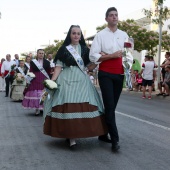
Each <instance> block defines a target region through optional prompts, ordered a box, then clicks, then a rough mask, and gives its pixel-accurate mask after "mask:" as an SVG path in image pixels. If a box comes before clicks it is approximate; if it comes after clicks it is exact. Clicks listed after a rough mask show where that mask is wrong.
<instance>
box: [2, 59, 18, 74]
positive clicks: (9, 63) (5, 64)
mask: <svg viewBox="0 0 170 170" xmlns="http://www.w3.org/2000/svg"><path fill="white" fill-rule="evenodd" d="M14 64H15V65H16V62H15V61H14V60H11V61H7V60H5V61H4V62H3V64H2V67H1V73H2V74H4V72H5V70H6V71H9V70H11V66H12V65H14Z"/></svg>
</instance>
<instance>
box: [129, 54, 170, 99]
mask: <svg viewBox="0 0 170 170" xmlns="http://www.w3.org/2000/svg"><path fill="white" fill-rule="evenodd" d="M160 68H161V69H160V71H161V72H160V79H159V83H158V89H159V91H160V92H159V93H158V94H156V95H157V96H164V97H166V96H169V95H170V52H166V54H165V60H164V61H163V63H162V64H161V65H160ZM157 75H158V66H157V64H156V63H155V61H154V59H153V56H149V55H146V56H145V61H144V63H143V64H142V70H141V71H140V72H139V70H133V69H132V70H131V80H132V89H130V91H136V92H138V91H141V92H143V96H142V98H146V95H145V93H146V91H148V92H149V96H148V99H151V93H152V91H155V80H156V79H157V81H158V77H157ZM147 86H148V88H147V89H146V87H147Z"/></svg>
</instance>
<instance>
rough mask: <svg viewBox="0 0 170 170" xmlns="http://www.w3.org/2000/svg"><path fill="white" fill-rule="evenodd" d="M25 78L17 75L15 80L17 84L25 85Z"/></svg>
mask: <svg viewBox="0 0 170 170" xmlns="http://www.w3.org/2000/svg"><path fill="white" fill-rule="evenodd" d="M24 79H25V78H24V76H23V75H22V74H21V73H17V75H16V77H15V80H16V82H17V83H23V82H24Z"/></svg>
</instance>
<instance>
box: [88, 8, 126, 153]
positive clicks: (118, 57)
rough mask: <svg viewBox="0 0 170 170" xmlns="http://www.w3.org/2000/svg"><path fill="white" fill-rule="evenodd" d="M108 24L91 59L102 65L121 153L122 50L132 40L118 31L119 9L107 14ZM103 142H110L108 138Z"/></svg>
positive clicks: (101, 76) (108, 113) (108, 110)
mask: <svg viewBox="0 0 170 170" xmlns="http://www.w3.org/2000/svg"><path fill="white" fill-rule="evenodd" d="M105 20H106V21H107V23H108V25H107V27H106V28H104V29H103V30H101V31H100V32H98V33H97V34H96V36H95V38H94V40H93V43H92V45H91V48H90V60H91V61H92V62H94V63H96V64H97V63H99V72H98V80H99V85H100V89H101V92H102V98H103V102H104V107H105V113H106V123H107V126H108V129H109V134H110V137H111V143H112V151H118V150H119V148H120V146H119V135H118V130H117V126H116V117H115V110H116V106H117V103H118V100H119V97H120V94H121V91H122V88H123V80H124V75H123V74H124V69H123V65H122V55H123V54H122V50H123V49H124V42H125V41H126V39H127V38H128V35H127V33H126V32H124V31H121V30H120V29H118V28H117V24H118V12H117V9H116V8H115V7H111V8H109V9H108V10H107V11H106V17H105ZM99 140H102V141H106V142H109V139H108V135H107V134H105V135H103V136H99Z"/></svg>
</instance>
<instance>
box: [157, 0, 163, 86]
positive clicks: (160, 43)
mask: <svg viewBox="0 0 170 170" xmlns="http://www.w3.org/2000/svg"><path fill="white" fill-rule="evenodd" d="M162 9H163V2H162V3H161V4H160V14H159V47H158V76H157V77H158V80H157V81H158V83H160V72H161V69H160V62H161V49H162V48H161V46H162Z"/></svg>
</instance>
